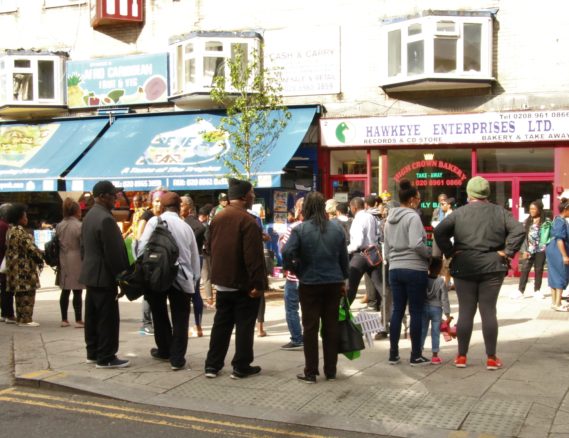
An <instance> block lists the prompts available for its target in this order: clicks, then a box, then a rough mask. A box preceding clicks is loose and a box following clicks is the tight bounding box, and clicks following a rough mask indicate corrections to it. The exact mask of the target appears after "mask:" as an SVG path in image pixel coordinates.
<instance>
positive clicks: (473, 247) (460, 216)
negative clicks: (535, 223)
mask: <svg viewBox="0 0 569 438" xmlns="http://www.w3.org/2000/svg"><path fill="white" fill-rule="evenodd" d="M451 238H454V243H453V241H452V240H451ZM524 238H525V231H524V227H523V225H522V224H521V223H519V222H517V221H516V220H515V219H514V217H513V216H512V214H511V213H510V212H508V211H506V210H505V209H504V208H502V207H500V206H498V205H495V204H491V203H489V202H472V203H470V204H467V205H465V206H462V207H460V208H458V209H457V210H455V211H454V212H453V213H452V214H450V215H449V216H447V217H446V218H444V219H443V220H442V222H441V223H440V224H439V225H438V226H437V227H436V228H435V241H436V242H437V245H438V246H439V248H440V249H441V251H442V252H443V253H444V255H445V256H446V257H452V262H451V266H450V270H451V274H452V275H453V277H458V278H463V277H473V276H476V275H478V274H489V273H495V272H507V271H508V260H507V259H505V258H504V257H501V256H500V255H498V253H497V251H504V252H505V253H506V255H508V257H510V258H511V257H513V256H514V255H515V254H516V252H517V251H518V250H519V249H520V246H521V245H522V242H523V240H524Z"/></svg>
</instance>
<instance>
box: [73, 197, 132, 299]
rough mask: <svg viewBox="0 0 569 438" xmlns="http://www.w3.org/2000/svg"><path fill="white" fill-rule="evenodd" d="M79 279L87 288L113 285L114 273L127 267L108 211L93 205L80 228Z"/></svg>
mask: <svg viewBox="0 0 569 438" xmlns="http://www.w3.org/2000/svg"><path fill="white" fill-rule="evenodd" d="M81 259H82V260H83V265H82V267H81V274H80V276H79V281H80V282H81V283H82V284H84V285H86V286H91V287H109V288H113V287H116V285H117V281H116V277H117V275H118V274H119V273H120V272H122V271H124V270H125V269H126V268H128V266H129V263H128V256H127V253H126V246H125V244H124V241H123V239H122V235H121V232H120V230H119V227H118V226H117V222H116V221H115V219H114V217H113V215H112V214H111V212H110V211H109V210H107V209H106V208H105V207H103V206H102V205H99V204H95V205H94V206H93V207H92V208H91V209H90V210H89V212H88V213H87V215H86V216H85V219H84V220H83V226H82V228H81Z"/></svg>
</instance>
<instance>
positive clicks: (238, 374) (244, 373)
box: [230, 366, 261, 379]
mask: <svg viewBox="0 0 569 438" xmlns="http://www.w3.org/2000/svg"><path fill="white" fill-rule="evenodd" d="M260 372H261V367H257V366H255V367H249V368H245V369H243V370H238V369H237V368H233V372H232V373H231V376H230V377H231V378H232V379H244V378H245V377H249V376H254V375H255V374H259V373H260Z"/></svg>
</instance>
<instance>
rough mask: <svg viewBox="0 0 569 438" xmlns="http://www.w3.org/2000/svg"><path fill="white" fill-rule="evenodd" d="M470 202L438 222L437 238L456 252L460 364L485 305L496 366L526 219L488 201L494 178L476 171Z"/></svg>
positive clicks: (489, 352)
mask: <svg viewBox="0 0 569 438" xmlns="http://www.w3.org/2000/svg"><path fill="white" fill-rule="evenodd" d="M466 193H467V194H468V204H467V205H464V206H462V207H460V208H458V209H456V210H455V211H454V212H453V213H452V214H451V215H448V216H446V217H445V218H444V219H443V220H442V221H441V222H440V223H439V225H438V226H437V227H436V228H435V233H434V234H435V241H436V243H437V245H438V246H439V248H440V249H441V251H442V252H443V253H444V255H445V257H447V258H450V257H452V261H451V263H450V273H451V275H452V276H453V277H454V283H455V286H456V295H457V297H458V323H457V337H458V355H457V356H456V359H455V361H454V364H455V366H456V367H458V368H465V367H466V365H467V359H466V355H467V353H468V347H469V344H470V338H471V336H472V328H473V321H474V315H475V314H476V311H477V310H480V317H481V319H482V334H483V335H484V344H485V347H486V368H487V369H489V370H496V369H498V368H501V367H502V361H501V360H500V359H499V358H498V357H497V356H496V349H497V342H498V320H497V318H496V302H497V300H498V294H499V292H500V288H501V286H502V282H503V281H504V277H505V276H506V274H507V272H508V269H509V261H510V260H511V259H512V258H513V257H514V255H515V254H516V252H517V251H518V250H519V249H520V246H521V245H522V242H523V240H524V239H525V230H524V227H523V226H522V224H521V223H520V222H518V221H516V220H515V219H514V217H513V216H512V214H511V213H510V212H509V211H506V210H505V209H504V208H503V207H501V206H498V205H496V204H492V203H491V202H489V201H488V197H489V196H490V184H489V183H488V181H487V180H486V179H484V178H482V177H480V176H475V177H474V178H472V179H470V181H468V184H467V185H466Z"/></svg>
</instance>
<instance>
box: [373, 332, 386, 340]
mask: <svg viewBox="0 0 569 438" xmlns="http://www.w3.org/2000/svg"><path fill="white" fill-rule="evenodd" d="M374 339H375V340H376V341H381V340H382V339H387V332H378V333H376V334H375V337H374Z"/></svg>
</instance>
